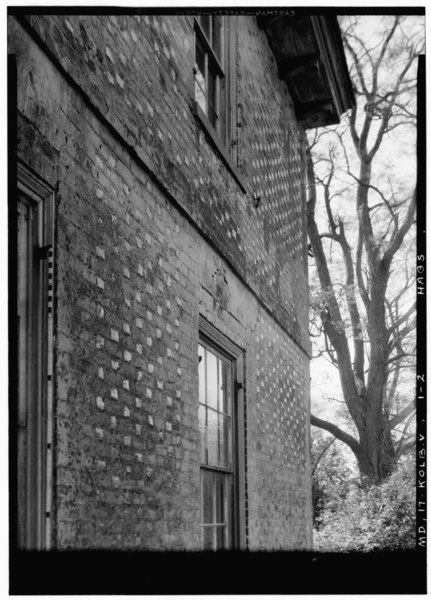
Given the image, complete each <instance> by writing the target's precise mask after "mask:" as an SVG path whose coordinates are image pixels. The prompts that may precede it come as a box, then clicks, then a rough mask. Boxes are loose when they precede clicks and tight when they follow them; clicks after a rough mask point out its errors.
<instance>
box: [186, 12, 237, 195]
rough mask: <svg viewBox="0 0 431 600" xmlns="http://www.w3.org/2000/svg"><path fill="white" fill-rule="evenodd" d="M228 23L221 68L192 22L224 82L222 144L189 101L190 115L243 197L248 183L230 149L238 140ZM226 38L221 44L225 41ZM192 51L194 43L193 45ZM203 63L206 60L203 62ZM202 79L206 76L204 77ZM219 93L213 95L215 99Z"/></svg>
mask: <svg viewBox="0 0 431 600" xmlns="http://www.w3.org/2000/svg"><path fill="white" fill-rule="evenodd" d="M231 27H232V23H231V22H229V30H226V32H224V33H223V38H224V39H223V41H222V48H221V50H222V62H223V64H224V68H223V65H222V64H221V63H220V61H219V60H218V58H217V56H216V54H215V52H214V51H213V49H212V46H211V44H210V42H209V40H208V39H207V37H206V35H205V32H204V31H203V29H202V27H201V25H200V23H199V21H198V19H197V18H195V19H194V31H195V36H198V38H199V41H200V43H201V44H202V46H203V47H204V50H205V51H206V52H207V54H208V56H209V57H210V60H211V61H212V62H213V63H214V64H215V65H216V69H217V71H218V75H219V77H221V78H222V79H224V85H225V91H224V96H225V107H224V112H225V115H224V119H223V123H222V126H223V127H224V129H225V137H226V143H225V142H224V141H223V140H222V138H221V136H220V135H219V133H218V132H217V131H216V129H215V128H214V127H213V125H212V123H211V121H210V119H209V117H208V115H207V114H205V112H204V111H203V110H202V108H201V107H200V106H199V104H198V102H197V101H196V100H194V101H193V113H194V115H195V118H196V119H197V121H198V122H199V123H200V125H201V127H202V129H203V131H204V133H205V134H206V136H207V138H208V140H209V142H210V143H211V145H212V146H213V148H214V149H215V150H216V151H217V152H218V154H219V156H220V158H221V159H222V161H223V162H224V164H225V165H226V167H227V168H228V170H229V172H230V173H231V174H232V175H233V177H234V179H235V181H236V182H237V184H238V185H239V187H240V189H241V191H242V192H243V193H244V194H246V193H247V188H248V183H247V179H246V178H245V176H244V175H243V174H242V173H241V171H240V169H239V168H238V166H237V164H236V160H237V159H236V158H235V157H236V155H237V152H238V148H237V147H236V148H233V145H234V144H236V145H237V144H238V140H237V139H235V134H234V132H236V129H237V127H236V119H235V114H234V113H235V97H236V86H235V70H236V64H235V63H236V61H235V49H234V41H233V38H234V33H232V31H231V29H230V28H231ZM226 37H227V38H228V40H227V41H225V38H226ZM195 51H196V44H195ZM206 62H207V61H206ZM194 63H196V57H195V59H194ZM205 77H206V75H205ZM218 85H220V81H218ZM219 95H220V94H217V96H219ZM218 102H220V98H218Z"/></svg>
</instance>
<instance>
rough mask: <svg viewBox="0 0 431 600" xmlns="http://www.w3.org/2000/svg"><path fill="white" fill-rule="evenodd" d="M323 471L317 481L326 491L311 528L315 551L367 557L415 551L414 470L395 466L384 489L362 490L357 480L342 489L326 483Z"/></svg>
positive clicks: (325, 475)
mask: <svg viewBox="0 0 431 600" xmlns="http://www.w3.org/2000/svg"><path fill="white" fill-rule="evenodd" d="M325 471H326V469H323V470H322V471H321V473H320V474H319V476H316V478H315V482H316V483H317V485H318V486H319V487H322V486H323V487H324V489H325V498H324V501H323V503H322V502H321V505H320V506H319V508H318V513H317V515H316V519H315V525H314V527H315V528H314V549H315V550H317V551H320V552H354V551H355V552H370V551H377V550H407V549H411V548H414V547H415V515H416V496H415V486H414V469H413V465H412V464H410V465H408V468H406V467H405V466H404V465H399V466H398V468H397V469H396V470H395V471H394V472H393V473H392V474H391V475H390V476H389V477H388V478H387V479H386V480H385V481H384V482H383V483H381V484H379V485H371V486H368V487H366V488H364V487H362V486H361V484H360V483H359V481H358V480H357V479H355V478H351V479H350V480H345V481H344V484H343V485H342V487H341V488H340V487H339V486H338V484H337V483H335V482H334V483H332V484H331V483H330V479H331V478H330V471H331V468H330V469H329V471H327V472H325ZM328 478H329V479H328ZM325 482H326V483H325Z"/></svg>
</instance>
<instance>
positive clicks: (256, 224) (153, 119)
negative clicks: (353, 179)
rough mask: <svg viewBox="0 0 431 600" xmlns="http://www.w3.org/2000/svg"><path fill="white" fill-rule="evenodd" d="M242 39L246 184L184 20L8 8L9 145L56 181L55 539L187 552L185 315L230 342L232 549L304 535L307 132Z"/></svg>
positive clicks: (192, 517)
mask: <svg viewBox="0 0 431 600" xmlns="http://www.w3.org/2000/svg"><path fill="white" fill-rule="evenodd" d="M29 28H31V30H30V29H29ZM31 31H33V32H34V35H35V36H36V39H38V36H40V39H41V40H42V41H43V44H45V45H46V48H45V50H46V51H47V52H48V51H49V52H51V53H52V58H53V59H54V62H53V61H52V60H51V59H50V58H49V56H47V54H46V52H45V50H44V49H43V47H42V48H40V47H39V46H38V44H37V43H36V42H35V40H34V39H32V36H33V34H32V35H30V33H31ZM238 40H239V42H238V48H237V70H238V80H237V96H238V104H239V105H240V117H239V118H241V156H240V164H241V169H242V171H243V173H244V174H245V176H246V178H247V181H248V189H247V193H245V194H244V192H243V191H242V190H241V189H240V187H239V186H238V184H237V182H236V181H235V179H234V178H233V177H232V175H231V174H230V172H229V171H228V170H227V169H226V167H225V165H224V163H223V161H222V160H221V158H220V157H219V155H218V154H217V153H216V152H215V151H214V150H213V148H212V146H210V144H209V143H208V140H207V138H206V136H205V135H204V133H203V132H202V130H201V128H200V126H199V124H198V123H197V121H196V119H195V118H194V116H193V114H192V111H191V107H190V105H191V101H192V99H193V75H192V60H193V58H192V56H193V18H192V17H189V16H185V15H178V16H175V17H157V16H127V17H126V16H85V17H84V16H81V17H80V16H72V15H63V16H59V15H58V16H57V15H53V16H31V17H24V21H23V22H18V21H17V20H16V19H15V18H14V17H10V18H9V46H10V51H13V52H15V53H16V55H17V64H18V140H17V141H18V156H19V158H20V160H22V161H23V162H25V163H26V164H28V165H29V166H31V167H32V168H33V169H34V170H35V171H36V172H37V173H38V174H39V175H40V176H41V177H42V178H43V179H45V180H47V181H48V182H50V183H51V184H52V185H53V186H54V187H55V188H56V190H57V191H56V246H55V261H56V264H55V273H56V289H55V318H56V321H55V447H56V464H55V485H54V517H53V525H54V536H55V543H54V545H55V546H56V547H58V548H122V549H126V548H135V549H184V548H185V549H199V548H200V529H199V455H198V442H199V436H198V417H197V403H198V397H197V390H198V365H197V361H196V356H197V342H198V326H199V325H198V318H199V314H201V315H203V316H204V317H206V318H207V319H208V321H210V322H211V323H213V324H214V325H215V326H216V327H217V328H218V329H219V330H220V331H221V332H222V333H224V334H225V335H226V336H227V337H229V338H230V339H231V340H232V341H234V342H235V343H236V344H238V345H239V346H241V347H242V348H244V350H245V370H246V393H245V397H246V398H245V399H246V411H245V412H246V422H247V431H246V470H247V490H246V491H247V502H246V524H247V533H248V537H247V544H248V547H250V548H251V549H258V548H259V549H280V548H281V549H295V548H300V549H304V548H307V547H309V546H310V542H311V499H310V498H311V489H310V487H311V485H310V464H309V419H308V410H309V409H308V403H309V393H308V386H309V375H308V357H307V353H308V350H309V342H308V333H307V331H308V309H307V269H306V265H307V259H306V237H305V221H304V220H305V212H304V211H305V206H304V197H305V184H304V161H303V148H304V142H305V138H304V132H303V130H302V128H301V127H300V126H299V125H298V124H297V122H296V120H295V118H294V112H293V106H292V103H291V101H290V98H289V96H288V93H287V90H286V88H285V86H284V84H282V83H281V82H280V81H279V79H278V77H277V68H276V65H275V61H274V59H273V57H272V54H271V51H270V50H269V47H268V44H267V40H266V38H265V35H264V33H263V32H262V31H260V30H259V29H258V27H257V25H256V22H255V19H254V18H251V17H238ZM55 61H58V62H59V63H60V64H61V65H62V68H63V69H64V72H61V71H60V70H59V69H58V68H57V65H56V64H55ZM85 96H87V97H88V99H86V98H85ZM98 111H100V112H98ZM103 116H104V117H105V118H106V119H107V121H108V122H109V124H110V127H108V126H107V123H106V122H105V121H104V120H103ZM253 195H258V196H260V197H261V206H260V207H259V208H258V209H256V208H254V204H253V200H252V197H253ZM222 281H224V282H225V283H223V284H222V283H221V282H222Z"/></svg>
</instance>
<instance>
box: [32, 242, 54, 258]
mask: <svg viewBox="0 0 431 600" xmlns="http://www.w3.org/2000/svg"><path fill="white" fill-rule="evenodd" d="M51 248H52V246H51V245H48V246H35V248H34V256H35V258H36V260H46V259H47V258H48V254H49V251H50V249H51Z"/></svg>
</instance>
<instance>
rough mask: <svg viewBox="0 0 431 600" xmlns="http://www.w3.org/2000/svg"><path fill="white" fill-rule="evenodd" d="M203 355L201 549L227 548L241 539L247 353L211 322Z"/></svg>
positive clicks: (202, 339) (203, 342)
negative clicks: (243, 394)
mask: <svg viewBox="0 0 431 600" xmlns="http://www.w3.org/2000/svg"><path fill="white" fill-rule="evenodd" d="M201 324H202V323H201ZM198 354H199V432H200V462H201V472H200V489H201V523H200V527H201V535H202V547H203V549H204V550H228V549H232V548H236V547H238V546H239V545H240V540H241V523H240V521H241V507H240V503H241V498H240V496H241V493H240V488H241V472H242V468H241V465H242V459H243V456H242V455H243V452H242V418H241V416H242V415H241V411H240V410H239V406H240V402H241V400H242V399H241V400H240V398H239V392H240V390H241V389H242V383H241V381H240V380H241V368H240V367H241V363H242V360H241V358H242V357H241V354H242V353H241V351H240V349H239V348H237V347H236V346H235V345H233V344H232V343H229V342H228V341H227V340H226V339H225V338H224V337H223V336H221V335H220V334H219V333H218V332H217V333H216V332H215V330H213V328H212V327H211V326H210V325H209V324H206V325H202V327H201V336H200V343H199V352H198ZM241 406H242V403H241Z"/></svg>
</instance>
